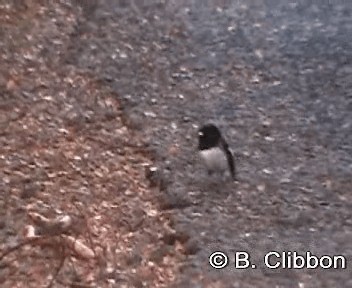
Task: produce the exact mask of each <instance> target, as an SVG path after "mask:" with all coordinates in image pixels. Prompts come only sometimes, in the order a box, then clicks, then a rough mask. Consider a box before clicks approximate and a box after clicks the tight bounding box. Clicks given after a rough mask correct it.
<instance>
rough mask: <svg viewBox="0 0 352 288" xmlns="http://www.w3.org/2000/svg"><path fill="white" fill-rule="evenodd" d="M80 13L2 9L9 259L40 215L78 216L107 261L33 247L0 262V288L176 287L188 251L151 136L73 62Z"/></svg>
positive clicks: (1, 160) (5, 244)
mask: <svg viewBox="0 0 352 288" xmlns="http://www.w3.org/2000/svg"><path fill="white" fill-rule="evenodd" d="M32 4H33V3H32ZM78 14H79V12H78V11H77V10H75V9H74V8H73V7H71V6H67V5H63V4H54V3H51V4H50V5H45V6H44V5H40V4H36V5H29V6H26V5H23V6H22V4H21V5H20V6H16V5H15V6H13V5H10V4H8V5H2V6H1V7H0V22H1V27H2V36H1V37H2V46H1V52H0V53H1V58H2V61H1V62H2V63H1V74H2V78H1V96H0V97H1V104H0V110H1V112H0V114H1V119H0V125H1V137H0V142H1V144H0V147H1V148H0V167H1V169H0V171H1V172H0V174H1V179H2V181H1V184H0V185H1V186H0V187H1V188H0V189H1V193H0V194H1V197H0V206H1V209H0V210H1V228H0V238H1V239H2V240H1V243H2V244H1V251H2V252H1V253H0V254H2V253H3V252H5V251H7V249H10V248H12V247H15V246H16V245H18V244H19V243H21V241H23V235H22V233H23V230H24V227H25V225H27V224H30V223H31V221H30V219H29V218H28V213H29V212H37V213H40V214H42V215H44V216H46V217H56V216H58V215H70V216H71V217H73V218H74V219H75V223H74V225H73V229H72V231H70V233H71V234H72V235H74V237H76V238H77V240H78V241H81V242H82V243H83V244H85V245H87V246H88V247H90V248H91V249H92V250H93V251H94V253H95V256H96V257H95V259H93V260H84V259H83V260H82V259H79V258H77V257H73V256H72V255H71V254H72V253H70V251H68V250H66V251H65V252H63V251H62V249H61V248H62V247H60V246H59V245H58V247H50V245H49V247H46V246H47V245H44V247H43V246H42V245H31V244H30V245H25V246H23V247H21V248H19V249H17V250H15V251H14V252H13V253H10V254H8V255H7V256H6V257H5V258H2V259H1V268H0V283H1V286H2V287H38V285H39V286H40V285H44V286H50V285H51V284H54V286H55V287H68V286H70V285H71V286H79V287H83V286H84V287H97V286H99V287H116V285H118V287H144V286H147V287H169V283H170V282H172V281H173V280H174V279H175V273H176V271H177V266H178V264H177V263H178V261H179V260H181V259H182V258H183V253H182V251H183V248H182V247H181V245H180V244H179V242H178V241H176V242H175V241H173V242H172V243H168V244H166V243H165V241H164V238H165V235H172V233H173V232H174V231H173V229H172V228H171V223H170V222H171V219H170V217H169V214H168V213H167V212H161V211H160V210H159V209H158V202H157V189H156V188H151V187H150V185H149V182H148V181H147V179H146V178H145V169H146V167H148V166H150V165H151V161H150V159H149V157H148V154H147V153H146V152H145V150H143V147H144V141H143V139H141V137H140V136H138V135H137V134H135V133H134V131H132V130H131V129H130V128H129V127H128V126H126V124H125V121H124V119H123V116H122V113H121V107H120V103H119V102H118V101H117V97H116V95H115V94H114V92H113V91H111V89H109V88H106V87H104V85H102V84H101V83H100V82H99V81H97V80H96V79H94V77H92V76H91V75H89V74H87V73H84V72H82V71H80V70H79V69H76V68H75V67H73V66H70V65H63V64H62V61H61V60H62V57H63V55H64V53H65V49H66V47H68V46H69V45H70V42H69V40H70V37H71V34H72V33H73V32H74V28H75V25H77V15H78ZM55 241H56V240H55V239H54V238H53V239H52V242H53V244H54V245H55V243H57V242H55ZM49 242H50V241H49ZM71 252H72V251H71ZM63 260H64V262H62V261H63ZM58 269H59V270H58ZM56 273H57V275H56ZM53 280H54V281H53Z"/></svg>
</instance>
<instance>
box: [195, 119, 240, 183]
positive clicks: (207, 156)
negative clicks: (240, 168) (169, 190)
mask: <svg viewBox="0 0 352 288" xmlns="http://www.w3.org/2000/svg"><path fill="white" fill-rule="evenodd" d="M198 141H199V142H198V151H199V154H200V157H201V158H202V159H203V161H204V163H205V166H206V167H207V170H208V174H209V175H211V174H213V172H216V173H222V174H225V173H226V171H228V172H229V174H230V176H231V177H232V179H233V180H236V170H235V161H234V157H233V155H232V152H231V151H230V148H229V145H228V144H227V142H226V140H225V139H224V137H223V136H222V135H221V132H220V130H219V128H218V127H216V126H215V125H214V124H211V123H209V124H205V125H203V126H202V127H201V128H200V129H199V130H198Z"/></svg>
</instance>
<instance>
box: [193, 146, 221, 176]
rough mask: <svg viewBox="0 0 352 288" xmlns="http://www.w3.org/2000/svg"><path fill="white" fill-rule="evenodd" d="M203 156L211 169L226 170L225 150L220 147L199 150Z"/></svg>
mask: <svg viewBox="0 0 352 288" xmlns="http://www.w3.org/2000/svg"><path fill="white" fill-rule="evenodd" d="M199 154H200V156H201V158H202V159H203V160H204V162H205V165H206V166H207V168H208V169H209V170H226V169H227V159H226V156H225V154H224V152H223V151H222V150H221V149H220V148H219V147H215V148H211V149H207V150H201V151H199Z"/></svg>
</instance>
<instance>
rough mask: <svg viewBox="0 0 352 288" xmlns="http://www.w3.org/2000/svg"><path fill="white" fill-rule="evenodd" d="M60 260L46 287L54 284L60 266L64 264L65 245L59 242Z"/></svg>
mask: <svg viewBox="0 0 352 288" xmlns="http://www.w3.org/2000/svg"><path fill="white" fill-rule="evenodd" d="M60 246H61V251H60V252H61V253H60V254H61V261H60V264H59V266H58V267H57V268H56V270H55V273H54V275H53V278H52V279H51V281H50V283H49V284H48V286H47V288H51V287H52V286H53V285H54V282H55V281H56V279H57V276H58V275H59V273H60V271H61V269H62V267H63V266H64V263H65V260H66V255H65V245H63V244H61V245H60Z"/></svg>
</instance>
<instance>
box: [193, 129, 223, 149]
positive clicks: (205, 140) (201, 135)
mask: <svg viewBox="0 0 352 288" xmlns="http://www.w3.org/2000/svg"><path fill="white" fill-rule="evenodd" d="M221 137H222V136H221V133H220V130H219V129H218V128H217V127H216V126H215V125H214V124H206V125H204V126H202V127H201V128H200V129H199V131H198V140H199V143H198V149H199V150H205V149H210V148H213V147H216V146H218V145H219V142H220V140H221Z"/></svg>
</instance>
